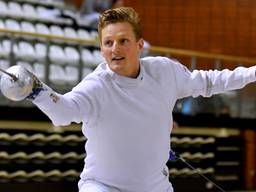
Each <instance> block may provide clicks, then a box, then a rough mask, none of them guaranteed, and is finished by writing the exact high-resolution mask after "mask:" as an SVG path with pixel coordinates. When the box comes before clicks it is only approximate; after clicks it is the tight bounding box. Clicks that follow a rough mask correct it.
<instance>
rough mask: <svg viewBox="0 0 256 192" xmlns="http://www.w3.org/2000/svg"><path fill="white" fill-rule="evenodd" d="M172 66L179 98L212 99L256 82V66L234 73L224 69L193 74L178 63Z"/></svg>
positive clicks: (238, 69)
mask: <svg viewBox="0 0 256 192" xmlns="http://www.w3.org/2000/svg"><path fill="white" fill-rule="evenodd" d="M172 66H173V70H174V76H175V79H176V85H177V87H176V88H177V93H178V95H177V96H178V98H184V97H188V96H193V97H197V96H199V95H201V96H204V97H210V96H212V95H213V94H218V93H223V92H226V91H230V90H236V89H240V88H243V87H244V86H245V85H247V84H248V83H251V82H254V81H256V75H255V70H256V66H253V67H249V68H246V67H237V68H236V69H234V70H233V71H231V70H228V69H224V70H222V71H218V70H209V71H203V70H194V71H192V72H190V71H189V70H188V69H187V68H186V67H185V66H183V65H182V64H180V63H178V62H175V63H174V64H173V65H172Z"/></svg>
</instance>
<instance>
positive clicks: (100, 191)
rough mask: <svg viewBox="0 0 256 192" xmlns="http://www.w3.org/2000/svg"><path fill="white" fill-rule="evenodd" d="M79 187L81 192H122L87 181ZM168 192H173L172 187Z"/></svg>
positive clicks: (80, 183) (93, 181)
mask: <svg viewBox="0 0 256 192" xmlns="http://www.w3.org/2000/svg"><path fill="white" fill-rule="evenodd" d="M78 186H79V192H121V191H120V190H118V189H117V188H114V187H110V186H107V185H104V184H103V183H100V182H97V181H95V180H87V181H85V182H83V183H82V182H81V180H80V182H79V183H78ZM166 192H173V188H172V186H170V187H169V189H168V190H167V191H166Z"/></svg>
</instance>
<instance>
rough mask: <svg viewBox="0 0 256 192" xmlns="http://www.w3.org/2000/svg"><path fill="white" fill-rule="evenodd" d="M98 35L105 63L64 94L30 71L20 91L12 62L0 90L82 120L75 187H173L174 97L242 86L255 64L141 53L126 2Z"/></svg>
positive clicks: (57, 119) (58, 117)
mask: <svg viewBox="0 0 256 192" xmlns="http://www.w3.org/2000/svg"><path fill="white" fill-rule="evenodd" d="M98 32H99V38H100V47H101V53H102V55H103V57H104V58H105V61H104V62H102V63H100V64H99V65H98V67H97V68H96V69H95V71H94V72H92V73H91V74H89V75H88V76H87V77H85V78H84V79H83V80H82V81H81V82H80V83H79V84H78V85H76V86H75V87H74V88H73V89H72V90H71V91H70V92H68V93H66V94H63V95H62V94H59V93H57V92H55V91H54V90H52V89H51V88H50V87H48V86H47V85H45V84H44V83H43V82H40V81H39V80H38V79H37V78H36V77H35V76H34V75H33V74H32V73H30V72H29V73H27V72H25V74H26V77H27V78H29V79H30V81H27V82H30V86H31V88H29V89H25V90H26V91H25V90H23V87H22V85H23V84H26V83H20V82H19V81H23V79H22V78H21V79H19V77H21V76H24V74H23V73H24V71H23V69H22V70H17V69H16V70H14V69H13V68H12V67H11V68H9V69H8V70H7V71H8V72H10V73H14V75H16V76H17V77H18V80H17V81H13V79H12V78H11V77H10V76H8V75H6V74H3V75H2V79H1V88H2V92H3V93H4V95H6V96H7V97H8V98H10V99H12V100H20V99H23V98H28V99H30V100H31V101H32V102H33V103H34V104H35V105H36V106H38V107H39V108H40V109H41V110H42V111H43V112H44V113H45V114H46V115H48V117H49V118H50V119H51V121H52V122H53V124H54V125H57V126H64V125H69V124H70V123H71V122H76V123H80V122H82V132H83V134H84V135H85V137H86V138H87V142H86V144H85V150H86V154H87V156H86V158H85V163H84V169H83V170H82V172H81V175H80V181H79V184H78V187H79V191H80V192H92V191H93V192H117V191H119V192H173V188H172V185H171V183H170V182H169V173H168V168H167V166H166V162H167V161H168V158H169V150H170V127H172V123H173V119H172V110H173V108H174V105H175V102H176V101H177V99H180V98H184V97H188V96H193V97H197V96H199V95H202V96H205V97H210V96H212V95H213V94H218V93H223V92H225V91H229V90H235V89H240V88H242V87H244V86H245V85H247V84H248V83H251V82H254V81H255V80H256V77H255V69H256V68H255V66H252V67H249V68H245V67H238V68H236V69H234V70H232V71H231V70H228V69H225V70H222V71H217V70H209V71H203V70H194V71H190V70H188V69H187V68H186V67H185V66H184V65H182V64H181V63H179V62H177V61H174V60H171V59H169V58H167V57H160V56H156V57H144V58H140V53H141V51H142V48H143V39H142V32H141V26H140V19H139V16H138V14H137V13H136V12H135V11H134V9H132V8H128V7H120V8H116V9H110V10H106V11H105V12H103V13H102V15H101V16H100V19H99V24H98ZM12 70H14V72H12ZM21 73H22V74H21ZM35 81H36V83H35ZM10 90H22V91H23V93H22V95H19V91H12V92H11V93H9V94H6V92H7V93H8V91H10Z"/></svg>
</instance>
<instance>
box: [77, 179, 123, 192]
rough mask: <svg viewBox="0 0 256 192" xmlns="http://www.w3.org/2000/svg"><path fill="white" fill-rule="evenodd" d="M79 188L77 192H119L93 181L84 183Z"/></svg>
mask: <svg viewBox="0 0 256 192" xmlns="http://www.w3.org/2000/svg"><path fill="white" fill-rule="evenodd" d="M79 188H80V189H79V192H120V191H119V190H118V189H117V188H113V187H110V186H107V185H104V184H102V183H100V182H97V181H94V180H88V181H85V182H84V183H83V184H82V185H81V186H80V187H79Z"/></svg>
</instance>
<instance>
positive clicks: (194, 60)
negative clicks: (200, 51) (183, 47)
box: [191, 56, 197, 70]
mask: <svg viewBox="0 0 256 192" xmlns="http://www.w3.org/2000/svg"><path fill="white" fill-rule="evenodd" d="M196 66H197V58H196V56H192V57H191V70H194V69H196Z"/></svg>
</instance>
